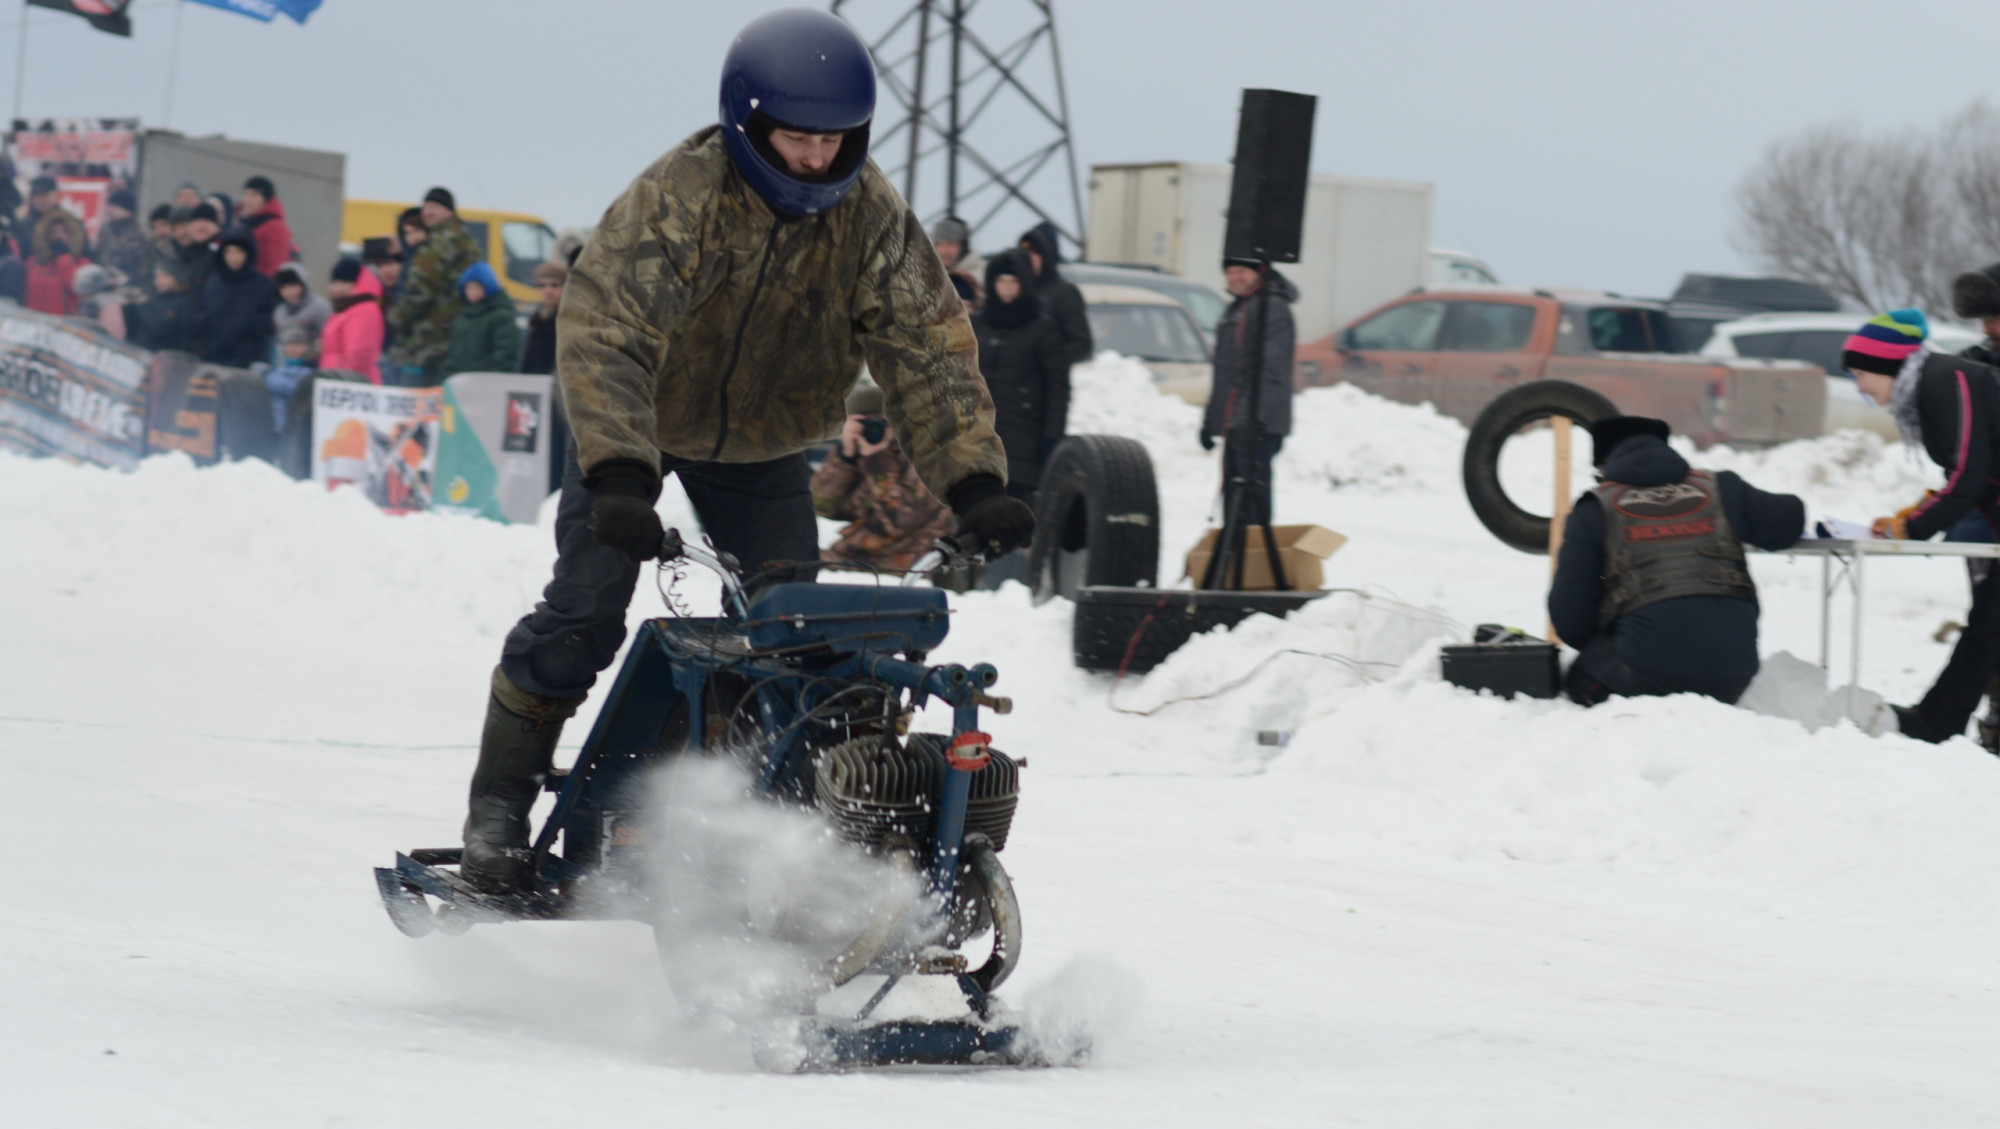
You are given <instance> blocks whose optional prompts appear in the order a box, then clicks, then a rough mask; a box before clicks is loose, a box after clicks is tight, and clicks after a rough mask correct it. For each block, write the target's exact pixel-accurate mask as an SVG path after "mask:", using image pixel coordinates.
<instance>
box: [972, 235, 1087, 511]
mask: <svg viewBox="0 0 2000 1129" xmlns="http://www.w3.org/2000/svg"><path fill="white" fill-rule="evenodd" d="M1033 279H1034V267H1033V266H1032V265H1031V264H1030V263H1029V262H1028V256H1027V255H1026V254H1025V253H1023V252H1020V251H1002V252H1000V253H999V254H998V255H995V256H993V257H992V258H991V259H988V260H987V262H986V304H985V305H984V306H981V307H980V308H979V312H978V313H976V314H973V315H972V332H973V335H974V336H975V337H976V338H978V340H979V373H980V375H981V376H984V377H985V378H986V387H987V389H988V391H989V392H991V393H992V396H993V429H994V430H995V431H997V432H999V434H1000V442H1002V443H1004V444H1005V445H1006V447H1007V493H1009V494H1012V495H1013V496H1014V497H1016V498H1019V499H1020V500H1022V501H1023V502H1027V503H1028V504H1030V505H1033V504H1034V500H1035V488H1036V487H1037V486H1039V485H1040V484H1041V481H1042V464H1043V463H1045V462H1047V461H1048V457H1049V453H1050V452H1052V451H1054V450H1055V447H1056V444H1057V443H1058V442H1060V441H1061V440H1062V437H1063V431H1064V429H1065V427H1066V426H1067V425H1068V422H1069V356H1068V354H1067V353H1066V352H1065V351H1064V347H1063V337H1062V330H1061V328H1059V327H1058V326H1057V325H1056V323H1055V322H1054V320H1052V319H1051V318H1050V317H1049V316H1048V313H1047V311H1046V310H1045V309H1044V307H1043V304H1042V293H1041V292H1040V291H1038V290H1036V289H1035V287H1034V282H1033Z"/></svg>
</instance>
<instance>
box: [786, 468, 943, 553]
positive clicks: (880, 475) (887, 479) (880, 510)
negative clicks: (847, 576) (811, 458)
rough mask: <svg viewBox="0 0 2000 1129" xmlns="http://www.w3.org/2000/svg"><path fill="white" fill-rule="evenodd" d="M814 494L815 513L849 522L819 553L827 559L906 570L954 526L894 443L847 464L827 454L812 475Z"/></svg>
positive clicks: (939, 503)
mask: <svg viewBox="0 0 2000 1129" xmlns="http://www.w3.org/2000/svg"><path fill="white" fill-rule="evenodd" d="M812 495H813V509H815V510H817V511H819V516H821V517H830V518H834V519H837V520H841V521H848V522H852V523H853V524H851V525H849V526H848V527H847V528H846V529H843V530H841V531H840V540H839V541H836V542H834V544H833V546H832V547H831V548H828V549H825V550H822V551H821V554H820V555H821V556H822V557H823V558H825V559H826V560H829V561H862V562H866V563H868V564H873V565H880V566H882V567H883V568H908V567H910V565H911V564H913V563H915V561H916V559H917V558H918V557H921V556H923V555H924V554H925V553H926V552H928V551H929V550H930V547H931V543H932V542H934V541H936V540H937V539H938V538H940V537H944V536H947V535H949V534H950V533H951V531H952V529H953V527H954V526H955V525H956V522H955V521H954V520H953V519H952V516H951V511H950V510H948V509H945V508H944V503H942V502H940V501H938V500H937V499H936V498H934V497H932V496H931V494H930V491H928V490H925V489H924V483H923V480H922V479H920V478H918V477H917V470H916V468H915V467H913V466H911V465H910V460H909V459H906V458H904V457H903V451H902V448H901V447H899V446H896V445H895V444H891V445H890V446H889V448H888V449H887V450H885V451H877V452H875V453H874V454H872V455H864V456H862V457H861V458H860V459H859V460H857V461H855V462H851V463H850V462H848V461H847V460H846V459H844V458H842V457H841V455H840V453H839V452H838V451H836V452H834V453H833V454H831V455H828V456H827V459H826V462H825V463H824V464H822V465H821V466H820V468H819V473H818V474H815V475H813V480H812Z"/></svg>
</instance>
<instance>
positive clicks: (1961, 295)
mask: <svg viewBox="0 0 2000 1129" xmlns="http://www.w3.org/2000/svg"><path fill="white" fill-rule="evenodd" d="M1951 312H1952V313H1955V314H1957V315H1958V316H1959V317H1962V318H1964V319H1965V320H1967V321H1979V320H1980V319H1982V318H1996V317H2000V263H1994V264H1993V265H1992V266H1990V267H1981V268H1980V269H1978V270H1969V271H1966V272H1965V273H1964V274H1961V275H1959V276H1958V277H1957V278H1954V279H1952V280H1951Z"/></svg>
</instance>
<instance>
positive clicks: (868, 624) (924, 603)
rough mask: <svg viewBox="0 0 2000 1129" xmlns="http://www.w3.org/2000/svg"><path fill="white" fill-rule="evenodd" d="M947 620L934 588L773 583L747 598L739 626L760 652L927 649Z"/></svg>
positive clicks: (939, 593) (939, 594) (947, 625)
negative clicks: (800, 649) (798, 649)
mask: <svg viewBox="0 0 2000 1129" xmlns="http://www.w3.org/2000/svg"><path fill="white" fill-rule="evenodd" d="M950 617H951V612H950V610H949V609H947V608H946V607H945V594H944V591H943V590H942V589H938V588H900V587H899V588H885V587H879V586H877V585H873V584H773V585H771V586H770V587H768V588H765V589H764V590H763V591H761V592H759V593H757V595H756V596H755V597H753V598H752V599H751V601H750V609H749V615H748V616H746V617H745V619H744V620H743V623H742V624H741V627H742V630H743V633H744V634H745V635H747V636H748V637H749V639H750V645H751V646H752V647H754V648H756V649H758V650H760V651H762V650H791V649H796V648H802V647H803V648H820V647H823V648H826V649H828V650H833V651H849V652H851V651H930V650H935V649H936V648H937V645H938V644H939V643H942V642H944V637H945V634H946V633H947V632H948V631H950V630H951V623H950Z"/></svg>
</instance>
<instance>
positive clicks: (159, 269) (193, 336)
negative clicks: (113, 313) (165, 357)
mask: <svg viewBox="0 0 2000 1129" xmlns="http://www.w3.org/2000/svg"><path fill="white" fill-rule="evenodd" d="M152 293H153V296H152V297H151V298H148V299H146V300H145V301H144V302H141V303H139V304H138V305H136V306H134V307H132V309H131V310H129V311H128V312H127V316H126V326H127V329H128V331H129V332H130V334H131V337H130V338H129V340H131V342H132V343H133V344H134V345H137V346H139V347H140V348H143V349H151V350H153V351H154V352H156V353H164V352H167V351H169V350H172V351H175V352H181V353H194V354H196V355H199V354H200V353H201V295H199V294H196V293H195V292H194V291H193V290H191V289H189V288H188V285H187V282H186V281H185V280H184V279H183V278H182V276H181V273H180V270H179V268H178V267H176V266H175V265H174V264H172V263H168V262H162V263H159V264H158V265H156V266H155V267H154V269H153V285H152Z"/></svg>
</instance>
